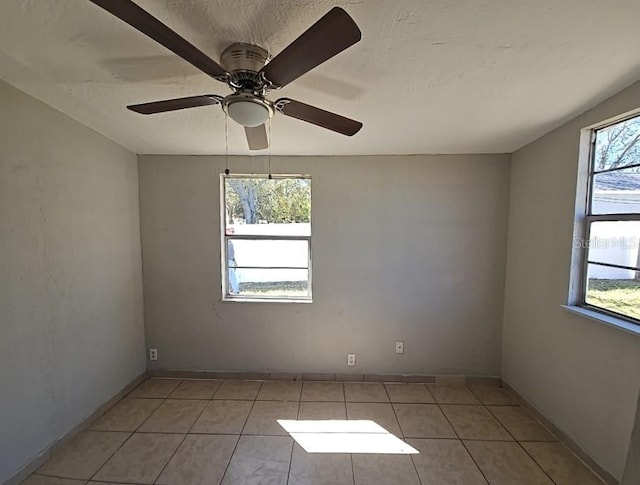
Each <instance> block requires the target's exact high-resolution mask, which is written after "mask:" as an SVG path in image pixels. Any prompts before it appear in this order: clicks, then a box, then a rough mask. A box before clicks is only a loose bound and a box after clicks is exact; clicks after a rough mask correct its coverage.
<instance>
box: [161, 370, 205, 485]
mask: <svg viewBox="0 0 640 485" xmlns="http://www.w3.org/2000/svg"><path fill="white" fill-rule="evenodd" d="M183 382H184V381H183ZM181 384H182V383H181ZM178 387H180V385H178ZM176 389H177V387H176ZM200 400H203V399H198V401H200ZM207 406H208V404H205V405H204V406H202V410H201V411H200V412H199V413H198V416H196V419H194V420H193V423H191V426H189V429H188V430H187V432H186V433H185V434H184V436H183V437H182V441H180V443H178V446H176V449H175V450H173V453H171V456H170V457H169V459H168V460H167V462H166V463H165V464H164V466H163V467H162V469H161V470H160V473H158V475H156V478H155V479H154V480H153V483H156V482H157V481H158V480H159V479H160V477H161V476H162V474H163V473H164V471H165V469H166V468H167V466H168V465H169V463H170V462H171V460H172V459H173V457H174V456H175V455H176V453H177V452H178V450H179V449H180V447H181V446H182V444H183V443H184V442H185V440H186V439H187V436H189V434H190V433H191V430H192V429H193V427H194V426H195V425H196V422H197V421H198V419H200V416H202V414H203V413H204V410H205V409H207Z"/></svg>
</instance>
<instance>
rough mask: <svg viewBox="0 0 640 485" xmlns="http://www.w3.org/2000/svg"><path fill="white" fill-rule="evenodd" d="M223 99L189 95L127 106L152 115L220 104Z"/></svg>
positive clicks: (213, 96)
mask: <svg viewBox="0 0 640 485" xmlns="http://www.w3.org/2000/svg"><path fill="white" fill-rule="evenodd" d="M221 100H222V96H218V95H216V94H204V95H202V96H189V97H188V98H175V99H165V100H164V101H153V102H151V103H142V104H132V105H129V106H127V108H128V109H130V110H131V111H135V112H136V113H140V114H142V115H152V114H155V113H164V112H165V111H176V110H179V109H186V108H197V107H198V106H209V105H212V104H219V103H220V101H221Z"/></svg>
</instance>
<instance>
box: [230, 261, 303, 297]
mask: <svg viewBox="0 0 640 485" xmlns="http://www.w3.org/2000/svg"><path fill="white" fill-rule="evenodd" d="M234 271H235V273H236V275H235V276H236V277H237V282H238V286H237V289H238V290H239V295H240V296H256V297H274V298H275V297H306V296H309V271H308V270H306V269H247V268H241V269H240V268H239V269H235V270H234V269H233V268H230V269H229V273H230V278H229V293H232V294H233V293H234V291H233V288H232V286H233V285H232V279H233V276H232V273H233V272H234Z"/></svg>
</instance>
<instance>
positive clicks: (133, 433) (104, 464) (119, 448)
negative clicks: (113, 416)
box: [88, 379, 182, 482]
mask: <svg viewBox="0 0 640 485" xmlns="http://www.w3.org/2000/svg"><path fill="white" fill-rule="evenodd" d="M150 380H151V379H146V380H144V381H142V382H141V383H140V384H139V385H138V386H137V387H136V389H138V388H139V387H140V386H142V385H143V384H144V383H145V382H148V381H150ZM181 382H182V380H178V384H177V385H176V387H174V388H173V390H171V391H169V393H168V394H167V397H165V398H164V399H162V402H161V403H160V404H159V405H158V406H157V407H156V408H155V409H154V410H153V411H151V412H150V413H149V416H147V417H146V418H145V419H144V420H143V421H142V423H140V426H138V427H137V428H136V429H135V430H134V431H133V432H132V433H131V434H130V435H129V436H128V437H127V439H126V440H124V441H123V442H122V444H121V445H120V446H118V448H117V449H116V450H115V451H114V452H113V453H111V455H109V458H107V459H106V461H105V462H104V463H103V464H102V465H101V466H100V468H98V469H97V470H96V472H95V473H94V474H93V475H91V478H89V480H88V481H89V482H91V481H93V479H94V478H95V476H96V475H97V474H98V473H100V471H101V470H102V469H103V468H104V467H105V466H106V464H107V463H109V461H111V459H112V458H113V457H114V456H115V454H116V453H118V451H120V450H121V449H122V447H123V446H124V445H125V444H126V443H127V442H128V441H129V440H130V439H131V438H132V437H133V436H134V435H135V434H136V432H137V431H138V430H139V429H140V428H141V427H142V425H143V424H144V423H146V422H147V420H148V419H149V418H150V417H151V416H152V415H153V414H154V413H155V412H156V411H157V410H158V409H160V406H162V405H163V404H164V403H165V402H166V401H167V399H168V398H169V397H168V396H169V395H171V393H172V392H173V391H175V390H176V389H177V388H178V386H179V385H180V383H181ZM133 391H135V389H133V390H132V391H131V392H133ZM129 394H131V393H129ZM125 397H126V396H125ZM123 399H124V398H123Z"/></svg>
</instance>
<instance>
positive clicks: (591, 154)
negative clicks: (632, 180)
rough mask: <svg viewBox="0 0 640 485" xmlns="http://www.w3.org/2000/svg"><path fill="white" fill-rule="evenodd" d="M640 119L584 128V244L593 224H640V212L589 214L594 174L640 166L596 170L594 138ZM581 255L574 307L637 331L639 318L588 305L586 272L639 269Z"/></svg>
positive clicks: (635, 115) (585, 249) (620, 119)
mask: <svg viewBox="0 0 640 485" xmlns="http://www.w3.org/2000/svg"><path fill="white" fill-rule="evenodd" d="M638 117H640V112H637V111H636V112H634V113H631V114H627V115H624V116H621V117H618V118H615V119H613V120H609V121H607V122H603V123H600V124H598V125H595V126H592V127H590V128H588V129H587V135H588V137H589V151H588V176H587V190H586V201H585V212H584V219H583V226H582V234H583V237H582V240H583V241H584V242H587V241H590V239H591V225H592V224H593V223H594V222H618V221H638V222H640V213H619V214H593V213H592V205H593V198H592V193H593V190H594V187H593V185H594V179H595V176H596V175H597V174H600V173H607V172H616V171H620V170H625V169H629V168H634V167H640V163H637V164H632V165H627V166H623V167H616V168H613V169H604V170H596V169H595V151H596V150H595V147H596V135H597V132H598V131H599V130H602V129H605V128H608V127H610V126H613V125H616V124H619V123H623V122H624V121H627V120H630V119H633V118H638ZM581 250H582V254H581V267H580V275H579V293H578V301H577V306H579V307H581V308H584V309H586V310H587V311H589V312H594V313H596V314H601V315H603V316H606V317H609V318H614V319H620V320H623V321H625V322H629V323H631V324H633V325H637V326H638V327H636V328H637V330H640V328H639V327H640V319H636V318H633V317H630V316H628V315H624V314H622V313H617V312H614V311H611V310H609V309H606V308H602V307H599V306H595V305H591V304H589V303H588V302H587V285H588V269H589V264H598V265H600V266H606V267H610V268H618V269H624V270H631V271H638V272H640V266H637V267H636V266H634V267H631V266H623V265H616V264H612V263H603V262H602V261H591V260H590V259H589V248H588V247H582V248H581Z"/></svg>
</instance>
